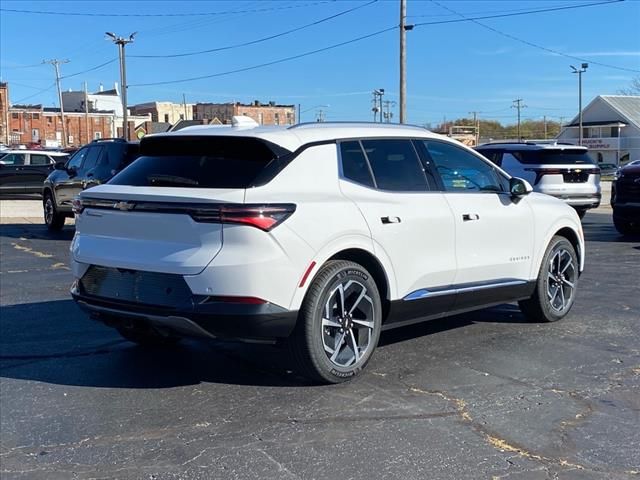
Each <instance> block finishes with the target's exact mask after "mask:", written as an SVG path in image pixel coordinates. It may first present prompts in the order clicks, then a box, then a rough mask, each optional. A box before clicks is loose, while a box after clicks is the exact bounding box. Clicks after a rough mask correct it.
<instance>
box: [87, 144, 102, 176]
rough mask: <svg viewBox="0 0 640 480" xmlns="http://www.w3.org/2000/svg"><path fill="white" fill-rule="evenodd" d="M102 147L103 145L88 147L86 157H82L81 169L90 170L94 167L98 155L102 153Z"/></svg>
mask: <svg viewBox="0 0 640 480" xmlns="http://www.w3.org/2000/svg"><path fill="white" fill-rule="evenodd" d="M102 149H103V147H89V151H88V152H87V157H86V158H85V159H84V164H83V165H82V170H84V171H85V172H90V171H91V170H93V169H95V168H96V166H97V165H98V161H99V160H100V155H101V154H102Z"/></svg>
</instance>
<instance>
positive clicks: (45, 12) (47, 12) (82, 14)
mask: <svg viewBox="0 0 640 480" xmlns="http://www.w3.org/2000/svg"><path fill="white" fill-rule="evenodd" d="M334 1H336V0H323V1H320V2H311V3H304V4H295V3H294V4H292V5H284V6H280V7H268V8H256V9H253V10H228V11H223V12H194V13H86V12H55V11H51V10H20V9H16V8H0V11H1V12H11V13H32V14H38V15H64V16H76V17H205V16H210V15H228V14H231V13H260V12H270V11H274V10H288V9H293V8H301V7H311V6H314V5H322V4H325V3H330V2H334Z"/></svg>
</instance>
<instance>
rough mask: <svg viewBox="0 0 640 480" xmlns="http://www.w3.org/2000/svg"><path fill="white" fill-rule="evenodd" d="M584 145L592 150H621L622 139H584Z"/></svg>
mask: <svg viewBox="0 0 640 480" xmlns="http://www.w3.org/2000/svg"><path fill="white" fill-rule="evenodd" d="M576 143H577V142H576ZM582 145H583V146H585V147H587V148H589V149H590V150H619V149H620V137H602V138H583V139H582Z"/></svg>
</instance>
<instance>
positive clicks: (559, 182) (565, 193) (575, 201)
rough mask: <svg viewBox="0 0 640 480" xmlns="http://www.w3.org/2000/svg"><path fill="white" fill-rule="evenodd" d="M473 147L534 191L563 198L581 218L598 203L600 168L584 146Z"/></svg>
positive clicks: (499, 144) (542, 143)
mask: <svg viewBox="0 0 640 480" xmlns="http://www.w3.org/2000/svg"><path fill="white" fill-rule="evenodd" d="M476 150H477V151H478V152H480V153H481V154H482V155H484V156H485V157H487V158H488V159H489V160H491V161H492V162H493V163H495V164H496V165H498V166H500V167H502V169H503V170H504V171H505V172H508V173H509V174H510V175H513V176H514V177H518V178H523V179H524V180H527V181H528V182H529V183H530V184H531V185H533V189H534V190H535V191H536V192H540V193H546V194H547V195H551V196H553V197H557V198H559V199H561V200H563V201H565V202H566V203H568V204H569V205H571V206H572V207H573V208H575V209H576V211H577V212H578V215H579V216H580V218H582V217H584V214H585V213H586V212H587V210H589V209H590V208H597V207H598V206H599V205H600V198H601V191H600V168H599V167H598V166H597V165H595V164H594V163H593V160H591V158H590V157H589V154H588V153H587V152H588V150H587V148H586V147H578V146H575V145H572V144H566V143H557V142H538V143H536V142H522V143H487V144H484V145H480V146H479V147H477V148H476Z"/></svg>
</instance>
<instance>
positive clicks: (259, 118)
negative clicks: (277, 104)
mask: <svg viewBox="0 0 640 480" xmlns="http://www.w3.org/2000/svg"><path fill="white" fill-rule="evenodd" d="M258 123H259V124H260V125H262V124H263V123H264V115H263V114H262V113H259V114H258Z"/></svg>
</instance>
